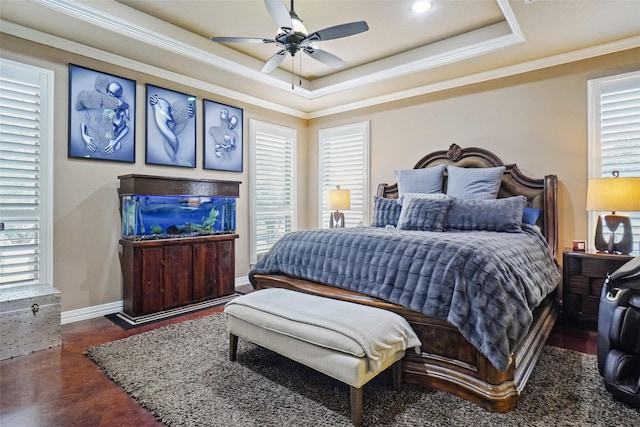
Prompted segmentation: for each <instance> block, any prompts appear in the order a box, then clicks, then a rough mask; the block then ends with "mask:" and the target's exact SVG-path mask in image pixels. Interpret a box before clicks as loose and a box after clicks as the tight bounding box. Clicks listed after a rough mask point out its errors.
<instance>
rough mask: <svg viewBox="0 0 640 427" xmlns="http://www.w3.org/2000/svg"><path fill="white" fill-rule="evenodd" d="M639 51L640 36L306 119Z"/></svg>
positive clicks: (344, 106)
mask: <svg viewBox="0 0 640 427" xmlns="http://www.w3.org/2000/svg"><path fill="white" fill-rule="evenodd" d="M637 47H640V36H635V37H630V38H628V39H624V40H619V41H616V42H611V43H606V44H602V45H599V46H593V47H589V48H585V49H580V50H576V51H572V52H568V53H563V54H559V55H554V56H549V57H546V58H541V59H536V60H533V61H528V62H523V63H520V64H516V65H510V66H507V67H502V68H496V69H495V70H489V71H485V72H482V73H476V74H472V75H469V76H464V77H460V78H456V79H451V80H444V81H441V82H438V83H433V84H428V85H424V86H420V87H415V88H411V89H408V90H404V91H399V92H395V93H391V94H388V95H382V96H377V97H372V98H368V99H365V100H362V101H357V102H352V103H349V104H343V105H340V106H338V107H333V108H327V109H323V110H316V111H313V112H311V113H309V114H308V118H309V119H315V118H319V117H324V116H330V115H332V114H339V113H345V112H347V111H352V110H357V109H360V108H366V107H372V106H375V105H379V104H384V103H388V102H394V101H400V100H403V99H407V98H412V97H416V96H421V95H428V94H430V93H434V92H440V91H443V90H448V89H454V88H457V87H461V86H466V85H471V84H476V83H482V82H486V81H490V80H496V79H500V78H505V77H510V76H514V75H517V74H523V73H528V72H530V71H536V70H541V69H544V68H549V67H555V66H557V65H563V64H568V63H571V62H576V61H581V60H584V59H589V58H595V57H597V56H602V55H608V54H611V53H616V52H621V51H624V50H629V49H634V48H637Z"/></svg>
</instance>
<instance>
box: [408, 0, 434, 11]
mask: <svg viewBox="0 0 640 427" xmlns="http://www.w3.org/2000/svg"><path fill="white" fill-rule="evenodd" d="M429 9H431V2H430V1H417V2H415V3H413V6H411V11H412V12H413V13H425V12H426V11H427V10H429Z"/></svg>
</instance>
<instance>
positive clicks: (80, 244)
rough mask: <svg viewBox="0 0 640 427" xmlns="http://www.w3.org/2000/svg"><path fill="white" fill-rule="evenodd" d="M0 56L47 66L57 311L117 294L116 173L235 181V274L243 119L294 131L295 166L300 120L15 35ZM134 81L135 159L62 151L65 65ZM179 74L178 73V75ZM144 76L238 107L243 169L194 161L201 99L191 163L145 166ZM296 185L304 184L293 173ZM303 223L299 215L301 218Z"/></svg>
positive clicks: (242, 207) (242, 258)
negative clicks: (52, 96)
mask: <svg viewBox="0 0 640 427" xmlns="http://www.w3.org/2000/svg"><path fill="white" fill-rule="evenodd" d="M0 44H1V46H2V57H4V58H7V59H11V60H15V61H20V62H24V63H27V64H31V65H34V66H38V67H42V68H46V69H50V70H53V71H54V72H55V87H54V91H55V92H54V93H55V101H54V102H55V114H54V115H55V117H54V120H55V126H54V212H53V223H54V229H53V240H54V243H53V246H54V247H53V249H54V260H53V261H54V268H53V270H54V272H53V280H54V281H53V283H54V286H55V287H56V288H57V289H58V290H60V291H61V293H62V311H63V312H64V311H69V310H76V309H81V308H86V307H91V306H96V305H101V304H106V303H111V302H115V301H119V300H121V299H122V275H121V272H120V261H119V257H118V249H119V245H118V240H119V238H120V229H121V224H120V216H119V212H118V206H119V200H118V194H117V189H118V185H119V181H118V178H117V177H118V176H119V175H125V174H132V173H133V174H146V175H162V176H172V177H186V178H204V179H221V180H231V181H241V182H242V184H241V185H240V198H239V199H238V201H237V231H238V234H239V235H240V238H239V239H237V240H236V276H237V277H242V276H246V275H247V272H248V270H249V173H248V164H249V156H248V154H249V150H248V144H249V140H248V128H249V120H250V119H257V120H261V121H265V122H269V123H275V124H279V125H282V126H288V127H291V128H295V129H297V130H298V143H299V150H298V160H299V164H298V167H299V169H300V170H305V168H306V161H307V152H306V148H305V147H306V146H307V140H306V135H307V132H306V120H302V119H299V118H296V117H292V116H288V115H285V114H282V113H279V112H277V111H271V110H267V109H264V108H259V107H256V106H254V105H249V104H245V103H242V102H238V101H236V100H234V99H229V98H225V97H222V96H219V95H217V94H215V93H210V92H206V91H204V90H202V89H200V88H198V87H193V86H185V85H184V84H181V82H180V81H166V80H162V79H158V78H157V77H154V76H152V75H146V74H143V73H140V72H135V71H132V70H128V69H123V68H120V67H116V66H113V65H111V64H108V63H105V62H101V61H97V60H94V59H91V58H86V57H82V56H78V55H73V54H70V53H68V52H65V51H61V50H56V49H52V48H49V47H45V46H42V45H38V44H35V43H31V42H28V41H25V40H22V39H19V38H15V37H12V36H8V35H6V34H1V38H0ZM69 63H73V64H76V65H80V66H83V67H88V68H92V69H95V70H99V71H103V72H105V73H110V74H115V75H118V76H121V77H126V78H129V79H133V80H136V82H137V96H136V111H137V117H136V124H137V126H136V162H135V164H126V163H117V162H108V161H92V160H81V159H68V158H67V138H68V136H67V127H68V113H67V111H68V97H69V95H68V74H69V71H68V64H69ZM185 80H186V79H185ZM145 83H151V84H154V85H157V86H160V87H164V88H168V89H172V90H176V91H180V92H184V93H189V94H193V95H195V96H197V98H198V99H199V100H201V99H203V98H206V99H210V100H214V101H217V102H221V103H224V104H229V105H233V106H234V107H240V108H243V109H244V130H245V131H244V153H243V154H244V172H242V173H233V172H219V171H209V170H207V171H205V170H203V168H202V128H203V125H202V103H201V102H198V103H197V104H196V106H197V114H196V118H197V123H196V129H197V138H198V139H197V142H196V144H197V152H196V162H197V167H196V168H195V169H191V168H176V167H162V166H152V165H150V166H147V165H145V125H144V120H145V113H144V112H145V105H144V104H145V95H144V94H145V87H144V85H145ZM298 185H299V188H305V187H306V186H307V176H306V175H303V174H301V176H300V179H299V183H298ZM300 193H301V194H300V195H301V198H300V201H299V209H300V211H301V212H304V208H305V205H306V203H307V201H306V200H307V199H306V193H305V192H304V191H301V192H300ZM302 223H303V224H305V225H306V223H305V222H302Z"/></svg>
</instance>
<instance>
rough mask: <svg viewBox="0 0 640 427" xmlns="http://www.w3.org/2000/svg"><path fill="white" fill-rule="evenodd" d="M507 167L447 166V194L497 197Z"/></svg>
mask: <svg viewBox="0 0 640 427" xmlns="http://www.w3.org/2000/svg"><path fill="white" fill-rule="evenodd" d="M504 170H505V167H504V166H498V167H495V168H459V167H457V166H451V165H449V166H447V173H448V178H447V194H448V195H449V196H451V197H457V198H460V199H476V200H488V199H495V198H496V197H497V196H498V190H500V182H501V181H502V175H503V174H504Z"/></svg>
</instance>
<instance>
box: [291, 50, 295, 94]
mask: <svg viewBox="0 0 640 427" xmlns="http://www.w3.org/2000/svg"><path fill="white" fill-rule="evenodd" d="M295 67H296V63H295V59H294V57H293V55H291V90H294V89H295V86H294V83H293V78H294V77H295V76H294V72H295Z"/></svg>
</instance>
